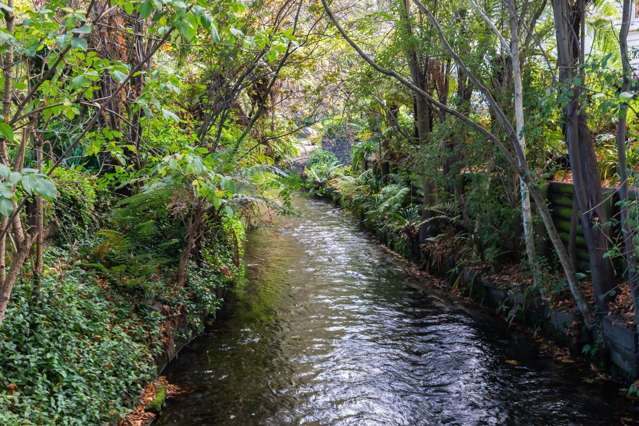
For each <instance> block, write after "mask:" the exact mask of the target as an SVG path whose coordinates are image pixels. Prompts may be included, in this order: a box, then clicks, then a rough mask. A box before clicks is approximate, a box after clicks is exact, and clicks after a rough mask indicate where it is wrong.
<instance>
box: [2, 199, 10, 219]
mask: <svg viewBox="0 0 639 426" xmlns="http://www.w3.org/2000/svg"><path fill="white" fill-rule="evenodd" d="M11 213H13V203H12V202H11V200H9V199H8V198H0V215H2V216H4V217H9V216H11Z"/></svg>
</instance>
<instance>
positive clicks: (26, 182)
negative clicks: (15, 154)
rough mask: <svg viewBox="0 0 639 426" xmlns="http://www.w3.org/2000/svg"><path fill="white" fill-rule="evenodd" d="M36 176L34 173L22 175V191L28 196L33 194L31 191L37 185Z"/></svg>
mask: <svg viewBox="0 0 639 426" xmlns="http://www.w3.org/2000/svg"><path fill="white" fill-rule="evenodd" d="M37 180H38V178H37V175H36V174H35V173H25V174H23V175H22V182H21V184H22V189H24V192H26V193H27V194H29V195H32V194H33V191H34V189H35V187H36V185H37V184H38V183H37Z"/></svg>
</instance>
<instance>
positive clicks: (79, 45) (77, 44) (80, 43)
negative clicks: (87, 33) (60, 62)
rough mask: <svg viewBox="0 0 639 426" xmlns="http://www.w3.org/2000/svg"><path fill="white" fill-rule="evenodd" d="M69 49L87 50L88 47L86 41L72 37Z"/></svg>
mask: <svg viewBox="0 0 639 426" xmlns="http://www.w3.org/2000/svg"><path fill="white" fill-rule="evenodd" d="M71 47H73V48H74V49H81V50H87V49H88V48H89V45H88V44H87V41H86V40H85V39H83V38H80V37H73V39H72V40H71Z"/></svg>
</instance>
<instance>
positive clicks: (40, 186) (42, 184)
mask: <svg viewBox="0 0 639 426" xmlns="http://www.w3.org/2000/svg"><path fill="white" fill-rule="evenodd" d="M35 183H36V186H35V187H34V188H33V189H34V192H35V193H36V194H38V195H40V196H42V197H44V198H47V199H50V200H51V199H54V198H55V197H56V196H57V195H58V191H57V190H56V187H55V184H54V183H53V181H51V180H50V179H48V178H46V177H44V176H38V177H37V178H36V181H35Z"/></svg>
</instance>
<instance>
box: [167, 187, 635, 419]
mask: <svg viewBox="0 0 639 426" xmlns="http://www.w3.org/2000/svg"><path fill="white" fill-rule="evenodd" d="M297 204H298V208H299V213H300V216H299V217H285V218H277V219H276V220H275V223H274V224H273V225H272V226H267V227H262V228H260V229H258V230H256V231H254V232H252V233H251V235H250V238H249V243H248V249H247V279H246V282H245V283H243V284H242V285H240V286H238V288H237V289H236V290H235V291H234V294H233V295H232V296H231V297H230V300H229V301H227V305H228V308H227V309H228V310H229V311H230V312H229V313H228V314H227V315H226V317H225V318H222V319H219V320H218V321H216V322H215V323H214V324H213V326H212V327H211V328H209V329H208V330H207V332H206V333H205V335H204V336H202V337H201V338H199V339H197V340H196V341H195V342H194V343H193V344H191V345H190V346H189V347H187V348H186V349H185V350H184V351H183V352H182V353H181V354H180V357H179V358H178V359H177V360H176V361H175V362H174V363H173V364H172V365H171V366H170V367H169V369H168V371H167V375H168V377H169V381H170V382H172V383H175V384H177V385H178V386H179V387H180V388H181V389H182V391H183V393H182V394H180V395H179V396H177V397H175V398H173V399H171V400H170V401H169V404H168V406H167V408H166V410H165V411H164V412H163V413H162V415H161V417H160V419H159V422H158V423H159V424H160V425H254V424H255V425H257V424H260V425H285V424H313V425H436V424H463V425H476V424H552V425H557V424H613V423H617V422H618V421H619V419H620V417H621V416H622V414H621V413H622V412H625V414H623V415H624V416H628V414H627V410H626V409H625V408H622V407H620V405H621V402H620V401H621V400H620V398H619V397H618V396H617V388H616V387H614V386H612V385H608V386H606V385H601V384H599V385H594V384H592V385H589V384H586V383H583V382H580V381H579V376H580V373H579V371H578V370H576V369H575V368H574V367H572V368H570V367H567V366H558V365H556V364H554V363H553V362H552V361H549V360H547V359H544V358H543V357H538V356H536V353H535V346H534V345H533V344H531V343H530V342H529V341H528V340H527V339H526V338H525V337H522V336H517V335H513V334H512V332H507V331H506V330H504V329H503V325H502V323H501V322H499V321H497V320H495V319H493V318H492V317H490V316H488V315H486V314H482V313H480V312H478V311H474V310H469V309H467V308H465V307H463V306H462V305H460V304H459V303H457V302H455V301H454V300H453V299H449V298H446V297H445V296H444V295H442V294H441V293H437V292H435V291H430V290H420V289H419V288H420V283H419V282H417V281H416V280H415V279H414V278H412V277H411V276H410V275H408V274H407V273H406V272H405V270H404V269H403V268H402V263H401V262H399V261H398V260H397V259H395V258H393V257H392V256H390V255H389V254H388V252H386V251H384V250H383V249H382V248H381V247H380V246H379V244H378V243H377V242H375V241H374V240H372V239H371V238H370V237H369V236H367V235H366V234H365V233H364V232H362V231H360V230H359V229H358V227H357V224H356V223H355V222H354V220H353V219H352V218H351V217H350V216H349V215H348V214H347V213H345V212H343V211H340V210H338V209H336V208H334V207H333V206H331V205H329V204H327V203H324V202H320V201H314V200H307V199H300V200H298V202H297ZM421 287H424V286H423V284H422V286H421Z"/></svg>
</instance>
